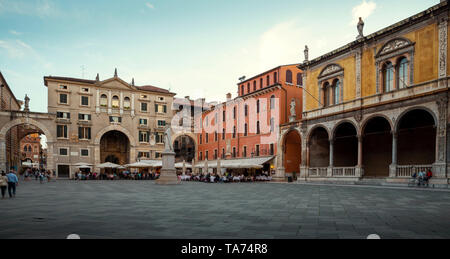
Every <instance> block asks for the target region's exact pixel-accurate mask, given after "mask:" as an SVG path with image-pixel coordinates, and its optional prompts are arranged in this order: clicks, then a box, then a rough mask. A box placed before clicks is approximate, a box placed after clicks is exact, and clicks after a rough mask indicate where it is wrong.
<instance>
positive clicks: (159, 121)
mask: <svg viewBox="0 0 450 259" xmlns="http://www.w3.org/2000/svg"><path fill="white" fill-rule="evenodd" d="M165 126H166V121H162V120H158V127H165Z"/></svg>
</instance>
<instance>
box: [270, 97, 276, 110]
mask: <svg viewBox="0 0 450 259" xmlns="http://www.w3.org/2000/svg"><path fill="white" fill-rule="evenodd" d="M270 109H271V110H273V109H275V95H272V96H271V97H270Z"/></svg>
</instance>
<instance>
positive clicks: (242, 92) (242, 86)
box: [241, 85, 244, 95]
mask: <svg viewBox="0 0 450 259" xmlns="http://www.w3.org/2000/svg"><path fill="white" fill-rule="evenodd" d="M241 95H244V85H241Z"/></svg>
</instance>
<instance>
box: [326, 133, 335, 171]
mask: <svg viewBox="0 0 450 259" xmlns="http://www.w3.org/2000/svg"><path fill="white" fill-rule="evenodd" d="M333 167H334V139H330V166H329V167H328V170H327V176H328V177H332V176H333Z"/></svg>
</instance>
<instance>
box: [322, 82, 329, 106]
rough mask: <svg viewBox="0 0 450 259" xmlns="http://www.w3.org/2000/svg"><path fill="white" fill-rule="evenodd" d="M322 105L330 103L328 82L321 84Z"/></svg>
mask: <svg viewBox="0 0 450 259" xmlns="http://www.w3.org/2000/svg"><path fill="white" fill-rule="evenodd" d="M323 105H324V106H329V105H330V84H329V83H328V82H326V83H325V84H324V85H323Z"/></svg>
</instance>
